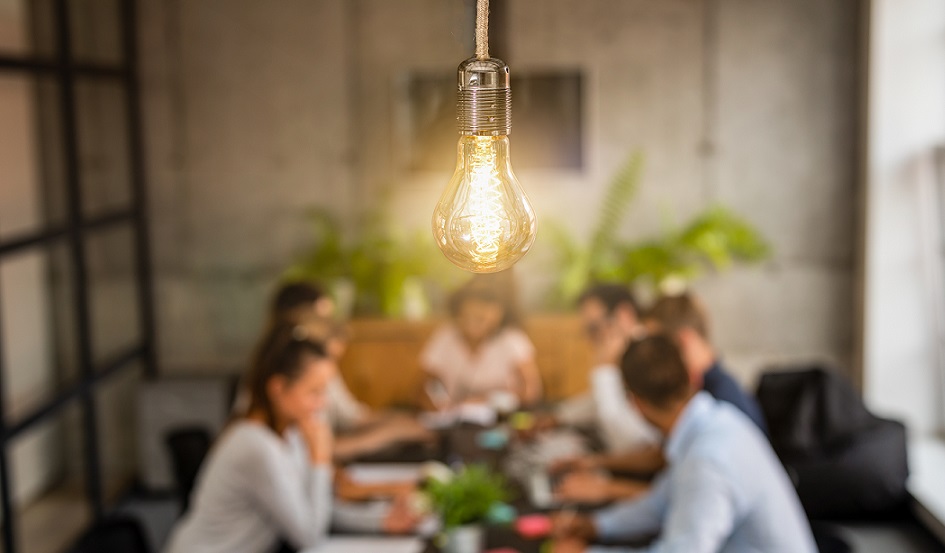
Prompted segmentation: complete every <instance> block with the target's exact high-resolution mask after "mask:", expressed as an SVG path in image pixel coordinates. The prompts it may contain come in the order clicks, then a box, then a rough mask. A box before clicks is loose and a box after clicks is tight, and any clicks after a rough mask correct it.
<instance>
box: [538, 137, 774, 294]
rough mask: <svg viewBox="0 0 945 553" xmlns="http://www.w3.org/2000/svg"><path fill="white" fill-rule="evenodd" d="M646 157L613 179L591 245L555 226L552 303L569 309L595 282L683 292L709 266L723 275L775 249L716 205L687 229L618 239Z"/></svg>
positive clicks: (633, 157)
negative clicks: (556, 277)
mask: <svg viewBox="0 0 945 553" xmlns="http://www.w3.org/2000/svg"><path fill="white" fill-rule="evenodd" d="M642 172H643V155H642V154H641V153H639V152H634V153H633V154H631V156H630V157H629V159H628V160H627V162H626V163H625V164H624V165H623V166H622V167H621V168H620V170H619V171H618V172H617V174H616V175H615V176H614V178H613V180H612V181H611V183H610V186H609V187H608V189H607V193H606V194H605V196H604V200H603V202H602V203H601V207H600V211H599V214H598V218H597V224H596V227H595V230H594V232H593V233H592V235H591V239H590V240H589V241H588V242H587V243H581V242H580V241H578V240H576V239H575V238H574V237H573V236H572V235H571V234H570V233H569V232H568V230H567V229H565V228H564V227H563V226H562V225H560V224H550V225H548V227H549V228H550V230H551V233H550V235H551V237H552V243H553V247H554V250H555V253H556V258H557V261H556V265H557V267H556V269H557V270H556V274H558V275H559V278H558V281H557V285H556V287H555V290H554V291H553V296H552V302H551V303H552V304H558V305H559V306H562V305H564V306H569V305H571V303H572V302H573V301H574V300H575V299H576V298H577V296H578V294H580V293H581V291H582V290H584V289H585V288H586V287H587V286H588V285H589V284H591V283H592V282H595V281H617V282H625V283H627V284H631V285H634V286H636V287H641V286H642V287H645V288H646V289H647V290H644V291H651V292H660V293H676V292H680V291H682V290H684V289H685V288H686V287H687V286H688V285H689V283H690V282H691V281H693V280H694V279H695V278H697V277H698V276H700V275H701V274H702V273H703V272H704V270H705V268H706V267H711V268H713V269H716V270H723V269H726V268H728V267H729V266H731V265H732V264H733V263H736V262H741V263H757V262H760V261H762V260H764V259H766V258H767V257H768V255H769V253H770V248H769V246H768V244H767V242H766V241H765V239H764V237H763V236H762V235H761V233H759V232H758V230H756V229H755V228H754V227H753V226H752V225H751V224H749V223H748V222H747V221H746V220H744V219H742V218H741V217H739V216H738V215H736V214H734V213H732V212H731V211H730V210H728V209H726V208H724V207H722V206H712V207H709V208H708V209H706V210H705V211H703V212H702V213H699V214H697V215H696V216H695V217H694V218H693V219H692V220H691V221H689V222H688V223H686V224H684V225H682V226H674V225H669V226H667V228H666V229H665V230H664V231H663V232H662V233H661V234H659V235H656V236H652V237H649V238H646V239H643V240H640V241H636V242H628V241H623V240H621V239H620V238H619V236H618V230H619V228H620V223H621V222H622V220H623V218H624V216H625V214H626V210H627V208H628V207H629V206H630V203H631V202H632V201H633V198H634V197H635V195H636V192H637V189H638V188H639V186H640V179H641V174H642Z"/></svg>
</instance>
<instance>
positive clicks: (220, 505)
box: [165, 421, 332, 553]
mask: <svg viewBox="0 0 945 553" xmlns="http://www.w3.org/2000/svg"><path fill="white" fill-rule="evenodd" d="M331 480H332V473H331V467H330V466H314V465H311V464H310V463H308V462H307V460H305V461H303V460H301V459H300V456H299V455H298V453H297V449H296V448H295V447H293V445H292V444H291V443H290V442H289V441H287V440H285V439H283V438H281V437H280V436H278V435H277V434H276V433H274V432H273V431H272V430H270V429H269V428H266V427H264V426H262V425H260V424H258V423H254V422H250V421H240V422H237V423H234V424H233V425H232V426H230V427H229V428H228V429H227V430H226V431H225V432H224V434H223V435H222V436H221V437H220V439H219V441H218V442H217V443H216V445H215V446H214V447H213V449H212V450H211V452H210V454H209V456H208V457H207V460H206V461H205V464H204V467H203V469H202V470H201V473H200V476H199V477H198V480H197V484H196V486H195V490H194V494H193V496H192V502H191V508H190V511H189V512H188V513H187V514H186V515H185V517H184V518H182V519H181V520H180V521H179V522H178V524H177V526H176V527H175V529H174V531H173V533H172V535H171V538H170V541H169V544H168V546H167V548H166V549H165V551H166V553H268V552H269V551H272V550H273V549H274V548H275V546H276V545H277V543H278V541H279V539H285V540H287V541H288V542H289V543H291V544H292V545H293V546H295V547H297V548H299V549H305V548H308V547H314V546H316V545H318V544H320V543H322V542H323V541H324V539H325V536H326V534H327V532H328V525H329V521H330V518H331V500H332V491H331V489H332V482H331Z"/></svg>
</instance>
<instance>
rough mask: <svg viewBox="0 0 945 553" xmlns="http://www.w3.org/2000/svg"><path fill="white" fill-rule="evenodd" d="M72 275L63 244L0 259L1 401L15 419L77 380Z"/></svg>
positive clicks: (36, 407) (67, 254) (66, 251)
mask: <svg viewBox="0 0 945 553" xmlns="http://www.w3.org/2000/svg"><path fill="white" fill-rule="evenodd" d="M72 279H73V272H72V264H71V261H70V257H69V252H68V249H67V248H66V247H65V244H64V243H56V244H54V245H52V246H50V247H48V248H36V249H31V250H26V251H23V252H19V253H16V254H13V255H9V256H7V257H5V258H3V259H2V260H0V317H2V319H0V320H2V325H0V326H2V333H0V339H2V345H3V369H4V374H3V378H4V394H5V396H4V401H5V408H6V413H7V415H8V416H9V417H12V420H14V421H15V420H17V419H20V418H22V417H24V416H26V415H28V414H29V413H32V412H33V411H35V410H36V409H38V408H39V407H40V406H41V405H43V404H45V403H46V402H48V401H49V400H50V399H51V398H52V397H54V396H55V395H56V394H57V393H58V392H60V391H61V390H62V389H64V388H66V387H68V386H70V385H72V384H73V383H75V382H76V380H77V377H78V373H79V371H78V366H79V364H78V355H77V351H76V345H75V344H76V336H75V332H74V329H75V316H74V311H73V309H72V306H73V305H74V297H73V293H72V290H73V288H72Z"/></svg>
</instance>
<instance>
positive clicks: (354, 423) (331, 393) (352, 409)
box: [327, 374, 376, 430]
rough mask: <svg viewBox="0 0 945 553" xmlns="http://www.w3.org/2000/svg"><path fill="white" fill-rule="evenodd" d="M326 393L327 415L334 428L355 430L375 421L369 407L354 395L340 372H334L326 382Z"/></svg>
mask: <svg viewBox="0 0 945 553" xmlns="http://www.w3.org/2000/svg"><path fill="white" fill-rule="evenodd" d="M327 395H328V406H329V416H330V417H331V419H332V425H333V426H334V427H335V428H336V429H341V430H356V429H358V428H363V427H365V426H367V425H369V424H371V423H373V422H375V420H376V416H375V414H374V413H373V412H372V411H371V408H370V407H368V406H367V405H364V404H363V403H361V402H360V401H358V400H357V399H356V398H355V397H354V395H353V394H352V393H351V390H349V389H348V385H347V384H346V383H345V381H344V378H343V377H342V376H341V374H336V375H335V376H334V377H333V378H332V379H331V381H330V382H329V383H328V390H327Z"/></svg>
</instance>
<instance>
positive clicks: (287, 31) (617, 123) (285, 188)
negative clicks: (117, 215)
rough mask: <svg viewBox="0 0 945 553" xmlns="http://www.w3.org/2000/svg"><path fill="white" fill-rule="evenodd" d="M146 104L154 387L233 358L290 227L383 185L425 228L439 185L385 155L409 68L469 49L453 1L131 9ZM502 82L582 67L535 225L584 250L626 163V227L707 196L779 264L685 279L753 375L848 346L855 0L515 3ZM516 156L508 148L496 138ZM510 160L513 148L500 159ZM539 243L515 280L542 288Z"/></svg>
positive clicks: (681, 217)
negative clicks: (567, 163) (631, 179)
mask: <svg viewBox="0 0 945 553" xmlns="http://www.w3.org/2000/svg"><path fill="white" fill-rule="evenodd" d="M142 4H143V5H142V14H141V15H142V18H141V30H142V35H143V36H142V38H143V39H144V44H143V53H144V60H143V61H144V79H145V80H144V91H145V109H146V123H147V147H148V154H149V178H150V189H151V197H152V210H153V211H152V215H153V238H154V245H155V261H156V263H155V266H156V278H157V288H158V316H159V327H158V328H159V331H160V333H161V335H160V344H161V345H160V355H161V362H162V365H163V367H164V369H165V370H167V371H172V372H173V371H193V370H208V371H210V370H219V369H224V368H231V369H232V368H236V367H239V366H240V364H241V363H242V360H243V359H244V358H245V355H246V352H247V350H248V348H249V346H250V343H251V340H252V339H253V337H254V334H255V332H256V331H257V330H258V327H259V324H260V317H261V313H262V306H263V303H264V301H265V294H266V293H267V292H268V291H269V289H270V286H271V285H272V283H273V282H274V279H275V277H276V276H277V275H278V273H279V272H280V271H281V270H282V268H283V267H284V266H285V265H286V264H287V262H288V261H289V260H290V259H291V257H292V255H293V253H294V252H297V251H298V250H299V249H300V248H301V247H302V246H303V245H304V244H305V243H306V238H307V236H306V227H305V224H304V222H303V221H302V220H301V219H300V217H299V215H300V213H301V212H302V211H303V209H305V208H306V207H309V206H311V205H322V206H327V207H330V208H332V209H334V210H336V211H337V212H338V213H339V214H343V215H346V216H347V217H348V220H349V221H352V220H353V218H354V216H355V214H356V213H357V212H358V210H359V207H360V206H361V205H362V204H366V203H369V202H370V200H371V198H372V197H376V195H377V193H378V192H379V191H380V190H382V189H385V188H387V187H392V189H393V190H394V194H393V200H392V204H391V205H392V209H391V212H392V214H393V217H394V220H395V221H398V222H399V223H400V224H401V225H402V226H404V227H408V228H426V226H427V225H428V217H429V212H430V211H431V210H432V206H433V203H434V202H435V201H436V199H437V196H438V194H439V191H440V189H441V187H442V186H443V185H444V184H445V182H446V181H447V179H448V174H436V173H432V174H417V173H410V172H409V171H408V170H407V168H406V163H405V162H404V161H403V160H402V159H401V158H400V157H398V155H397V152H398V149H397V145H396V140H397V139H398V136H399V133H400V130H399V127H398V125H399V123H398V117H399V110H401V109H402V105H403V102H404V98H405V86H404V83H405V76H406V75H407V74H409V73H410V72H411V71H423V72H442V73H443V74H446V75H452V73H453V70H454V68H455V66H456V64H457V63H458V62H459V61H461V60H462V59H464V58H465V57H467V56H468V55H469V54H470V53H471V28H470V21H469V20H468V14H469V4H468V3H465V4H464V3H463V2H460V1H459V0H456V1H455V2H453V1H451V2H443V1H442V0H400V1H398V2H389V1H385V0H349V1H341V0H320V1H318V2H312V1H291V0H285V1H280V2H269V3H265V4H264V3H259V2H252V1H249V0H236V1H233V0H227V1H224V0H198V1H193V2H164V1H159V0H151V1H145V2H143V3H142ZM508 17H509V21H508V29H509V37H508V44H507V49H508V52H507V54H505V55H506V57H507V58H508V59H507V61H509V62H510V64H511V66H512V71H513V72H514V71H528V70H540V69H556V68H561V69H569V70H570V69H579V70H581V71H582V73H583V78H584V83H585V91H584V92H585V94H584V97H585V102H586V104H585V106H584V125H585V129H584V133H585V151H586V164H585V167H584V169H583V170H582V171H572V172H560V173H559V172H547V171H524V170H519V171H518V176H519V178H520V180H521V181H522V182H523V184H524V185H525V187H526V189H527V190H528V192H529V194H530V197H531V199H532V201H533V203H534V204H535V208H536V210H537V211H538V213H539V216H540V217H541V218H548V219H551V218H554V219H558V220H561V221H563V222H564V223H565V224H567V225H568V226H570V227H571V228H572V229H573V230H574V231H575V232H576V233H578V234H579V235H584V236H586V235H587V233H588V232H589V231H590V229H591V228H592V226H593V222H594V221H593V218H594V217H595V215H596V212H597V208H598V205H599V202H600V200H601V197H602V194H603V192H604V189H605V187H606V184H607V182H608V180H609V178H610V176H611V174H612V173H613V172H614V171H615V169H616V168H617V167H618V166H619V165H620V163H621V162H622V161H623V160H624V159H625V158H626V156H627V154H628V153H629V152H630V151H631V150H632V149H634V148H640V149H642V150H643V151H644V152H645V154H646V157H647V169H646V178H645V185H644V187H643V189H642V190H641V193H640V196H639V198H638V201H637V202H636V203H635V204H634V206H633V207H632V209H631V214H630V216H629V217H628V219H627V222H626V225H625V228H624V229H623V231H624V233H625V234H626V235H627V236H635V237H642V236H645V235H647V234H650V233H653V232H656V231H658V230H659V229H660V228H661V225H662V224H663V219H664V214H665V213H670V214H671V215H672V217H673V218H674V219H675V220H676V221H679V222H682V221H685V220H686V219H687V218H688V217H689V216H691V215H692V214H693V213H695V212H697V211H698V210H700V209H702V208H704V207H706V206H708V205H711V204H713V203H715V202H721V203H723V204H726V205H728V206H730V207H732V208H734V209H735V210H737V211H738V212H740V213H741V214H743V215H744V216H746V217H747V218H748V219H750V220H751V221H752V222H754V223H755V224H757V225H758V226H759V227H760V228H761V229H762V230H763V231H764V233H765V234H766V235H767V236H768V237H769V238H770V240H771V241H772V242H773V245H774V249H775V252H776V253H775V256H774V258H773V259H772V260H771V261H770V262H769V263H767V264H765V266H763V267H761V268H759V269H738V270H736V271H733V272H731V273H728V274H726V275H724V276H721V277H710V278H707V279H705V280H703V281H702V282H701V283H700V284H699V289H700V291H702V292H703V293H704V295H705V296H706V300H707V302H708V303H709V306H710V307H711V309H712V311H713V314H714V317H715V323H716V324H715V327H716V336H717V339H718V342H719V344H720V346H721V347H722V349H723V350H724V351H725V352H726V357H727V359H728V361H729V362H730V364H731V365H732V366H733V368H734V369H735V370H736V372H737V373H738V374H739V375H740V376H741V377H742V378H744V379H745V380H746V381H750V380H752V379H753V377H754V375H755V374H756V372H757V370H758V368H759V367H760V366H761V365H763V364H765V363H768V362H772V361H801V360H812V359H826V360H829V361H831V362H835V363H838V364H841V365H844V366H846V365H847V364H848V363H849V362H850V359H851V353H852V348H853V345H852V328H853V314H852V304H853V294H854V292H853V290H852V283H853V255H852V254H853V239H852V229H853V214H854V209H855V201H854V199H855V189H854V173H853V171H854V168H855V159H854V145H855V120H856V113H857V99H856V95H855V94H854V92H855V85H856V81H855V79H856V72H855V66H856V60H857V52H856V41H857V21H858V17H857V10H856V2H855V1H854V0H837V1H832V2H822V1H819V0H791V1H784V0H714V1H702V0H661V1H660V2H652V1H650V0H580V1H578V0H509V2H508ZM512 141H513V152H514V147H515V133H514V130H513V135H512ZM513 158H514V154H513ZM548 253H549V251H548V245H547V244H546V243H545V242H544V241H543V239H542V237H541V235H539V242H538V244H537V246H536V251H535V252H534V253H532V254H530V255H529V257H528V258H527V259H526V261H525V262H524V263H523V264H522V276H523V277H524V278H528V279H530V281H532V282H535V283H536V285H535V286H530V287H529V288H530V289H531V290H536V291H540V290H541V289H542V288H543V284H545V283H546V282H547V278H545V277H544V276H543V275H545V274H546V273H547V270H546V269H545V268H544V266H543V261H544V260H547V257H548Z"/></svg>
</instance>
